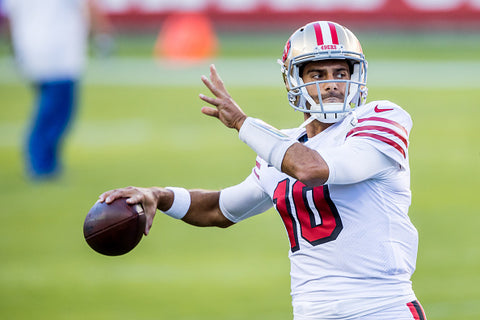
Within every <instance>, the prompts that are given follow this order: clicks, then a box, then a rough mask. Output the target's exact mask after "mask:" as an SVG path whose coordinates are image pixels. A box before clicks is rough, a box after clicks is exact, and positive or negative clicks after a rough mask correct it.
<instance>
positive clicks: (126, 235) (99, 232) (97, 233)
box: [83, 198, 146, 256]
mask: <svg viewBox="0 0 480 320" xmlns="http://www.w3.org/2000/svg"><path fill="white" fill-rule="evenodd" d="M145 224H146V217H145V213H144V211H143V208H142V206H141V205H140V204H135V205H129V204H127V202H126V198H120V199H116V200H115V201H113V202H112V203H110V204H106V203H105V202H96V203H95V204H94V205H93V207H92V208H91V209H90V211H89V212H88V214H87V216H86V218H85V222H84V224H83V235H84V237H85V240H86V241H87V243H88V245H89V246H90V247H91V248H92V249H93V250H95V251H97V252H98V253H101V254H104V255H107V256H118V255H122V254H125V253H127V252H129V251H130V250H132V249H133V248H135V247H136V246H137V244H138V243H139V242H140V240H141V239H142V236H143V232H144V230H145Z"/></svg>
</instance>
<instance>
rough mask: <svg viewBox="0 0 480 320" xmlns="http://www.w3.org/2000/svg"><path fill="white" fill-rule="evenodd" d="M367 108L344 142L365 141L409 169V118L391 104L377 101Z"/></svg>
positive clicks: (399, 108) (410, 125) (404, 112)
mask: <svg viewBox="0 0 480 320" xmlns="http://www.w3.org/2000/svg"><path fill="white" fill-rule="evenodd" d="M364 107H366V108H365V109H364V110H363V111H362V112H359V113H358V123H357V125H356V126H355V127H354V128H353V129H351V130H350V131H349V132H348V133H347V136H346V140H345V142H346V143H348V142H349V141H353V139H362V140H364V141H366V142H368V143H370V144H371V145H372V146H374V147H375V148H376V149H377V150H379V151H380V152H381V153H383V154H385V155H386V156H387V157H389V158H391V159H392V160H394V161H395V162H397V163H398V164H399V165H400V166H401V167H402V168H407V167H408V145H409V135H410V130H411V129H412V119H411V118H410V115H409V114H408V113H407V112H406V111H405V110H403V109H402V108H401V107H399V106H397V105H396V104H394V103H392V102H390V101H377V102H375V103H372V104H369V106H368V107H367V105H366V106H364Z"/></svg>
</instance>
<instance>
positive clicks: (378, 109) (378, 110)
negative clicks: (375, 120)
mask: <svg viewBox="0 0 480 320" xmlns="http://www.w3.org/2000/svg"><path fill="white" fill-rule="evenodd" d="M373 110H375V112H376V113H380V112H385V111H391V110H393V108H385V109H383V108H379V107H378V104H377V105H376V106H375V109H373Z"/></svg>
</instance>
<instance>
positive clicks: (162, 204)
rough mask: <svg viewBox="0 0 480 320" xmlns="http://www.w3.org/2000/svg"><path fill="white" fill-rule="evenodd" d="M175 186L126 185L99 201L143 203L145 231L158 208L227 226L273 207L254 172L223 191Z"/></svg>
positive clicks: (197, 222)
mask: <svg viewBox="0 0 480 320" xmlns="http://www.w3.org/2000/svg"><path fill="white" fill-rule="evenodd" d="M173 189H177V190H178V191H172V188H160V187H151V188H139V187H126V188H121V189H115V190H110V191H107V192H104V193H103V194H101V195H100V196H99V201H100V202H106V203H111V202H113V201H114V200H115V199H118V198H128V199H127V202H128V203H130V204H136V203H140V204H142V206H143V208H144V210H145V214H146V216H147V224H146V229H145V234H148V232H149V231H150V228H151V226H152V223H153V219H154V217H155V214H156V212H157V209H158V210H160V211H163V212H164V213H166V214H168V215H170V216H173V217H176V218H178V219H182V220H183V221H184V222H186V223H188V224H191V225H194V226H198V227H220V228H226V227H229V226H231V225H233V224H234V223H236V222H239V221H241V220H243V219H246V218H248V217H251V216H253V215H256V214H259V213H262V212H264V211H266V210H268V209H269V208H270V207H271V206H272V202H271V200H270V198H269V197H268V195H267V194H266V193H265V192H264V191H263V190H262V189H261V188H260V187H259V185H258V184H257V182H256V180H255V178H254V177H253V175H250V176H249V177H248V178H247V179H245V181H243V182H242V183H240V184H238V185H235V186H232V187H229V188H226V189H224V190H222V191H211V190H203V189H191V190H186V189H183V188H173ZM172 209H173V211H174V212H173V213H172V212H171V211H172Z"/></svg>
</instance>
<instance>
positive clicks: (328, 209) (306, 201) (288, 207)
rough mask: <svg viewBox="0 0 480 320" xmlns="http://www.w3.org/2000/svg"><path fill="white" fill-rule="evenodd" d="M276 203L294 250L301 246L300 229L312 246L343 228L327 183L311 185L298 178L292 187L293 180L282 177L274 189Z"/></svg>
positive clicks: (332, 238) (337, 233)
mask: <svg viewBox="0 0 480 320" xmlns="http://www.w3.org/2000/svg"><path fill="white" fill-rule="evenodd" d="M273 203H274V205H275V208H276V209H277V211H278V212H279V213H280V216H281V217H282V220H283V223H284V224H285V228H286V229H287V233H288V238H289V240H290V247H291V250H292V252H295V251H298V250H299V249H300V245H299V243H298V229H300V234H301V236H302V238H303V239H305V240H306V241H307V242H308V243H310V244H311V245H312V246H317V245H319V244H322V243H326V242H329V241H333V240H335V239H336V238H337V236H338V235H339V234H340V231H342V229H343V225H342V220H341V219H340V215H339V214H338V211H337V208H336V207H335V204H334V203H333V202H332V200H331V199H330V193H329V191H328V186H326V185H323V186H318V187H313V188H312V187H307V186H305V184H303V183H301V182H300V181H295V183H294V184H293V186H292V187H291V188H290V180H289V179H285V180H282V181H280V182H279V183H278V185H277V187H276V188H275V192H274V193H273Z"/></svg>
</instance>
